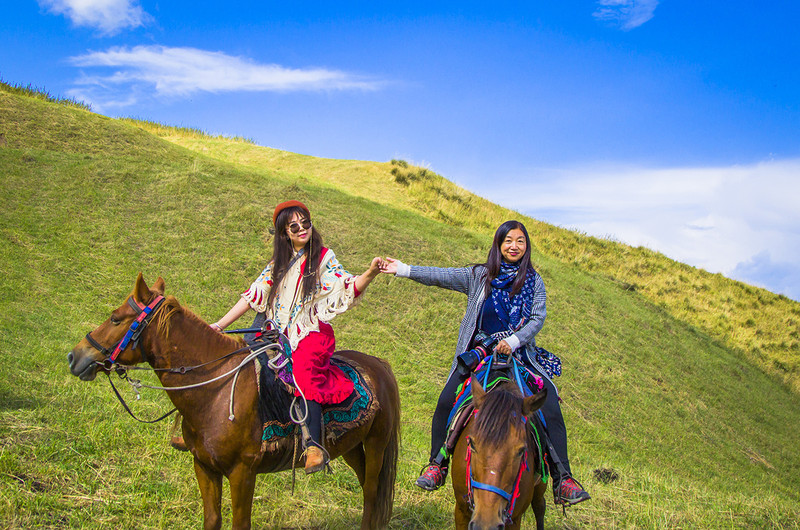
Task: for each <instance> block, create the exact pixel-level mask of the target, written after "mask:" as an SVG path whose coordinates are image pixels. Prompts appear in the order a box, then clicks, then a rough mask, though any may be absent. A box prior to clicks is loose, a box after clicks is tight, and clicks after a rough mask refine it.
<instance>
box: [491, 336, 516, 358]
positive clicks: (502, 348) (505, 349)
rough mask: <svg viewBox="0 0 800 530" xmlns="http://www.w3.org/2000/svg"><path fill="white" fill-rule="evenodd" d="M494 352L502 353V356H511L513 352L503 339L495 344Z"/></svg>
mask: <svg viewBox="0 0 800 530" xmlns="http://www.w3.org/2000/svg"><path fill="white" fill-rule="evenodd" d="M494 351H496V352H497V353H502V354H503V355H511V353H512V352H513V350H512V349H511V346H509V345H508V343H507V342H506V341H505V339H503V340H501V341H500V342H498V343H497V346H495V347H494Z"/></svg>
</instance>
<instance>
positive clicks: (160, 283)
mask: <svg viewBox="0 0 800 530" xmlns="http://www.w3.org/2000/svg"><path fill="white" fill-rule="evenodd" d="M164 288H165V285H164V278H162V277H161V276H159V277H158V279H157V280H156V283H155V284H154V285H153V290H154V291H155V292H157V293H158V294H160V295H161V296H164Z"/></svg>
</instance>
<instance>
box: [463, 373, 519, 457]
mask: <svg viewBox="0 0 800 530" xmlns="http://www.w3.org/2000/svg"><path fill="white" fill-rule="evenodd" d="M514 419H516V420H517V421H519V422H520V423H521V422H523V421H524V420H523V416H522V396H521V395H520V394H519V391H518V390H517V388H516V387H515V386H513V384H512V385H502V386H498V387H496V388H495V389H494V390H492V391H490V392H488V393H487V394H486V397H485V398H484V400H483V404H482V405H481V407H480V408H479V409H478V414H477V415H476V416H475V433H474V435H475V437H476V438H480V439H481V440H482V441H484V442H485V443H488V444H490V445H492V446H499V445H501V444H502V443H503V442H505V441H506V440H507V439H508V436H509V431H510V426H511V423H512V420H514Z"/></svg>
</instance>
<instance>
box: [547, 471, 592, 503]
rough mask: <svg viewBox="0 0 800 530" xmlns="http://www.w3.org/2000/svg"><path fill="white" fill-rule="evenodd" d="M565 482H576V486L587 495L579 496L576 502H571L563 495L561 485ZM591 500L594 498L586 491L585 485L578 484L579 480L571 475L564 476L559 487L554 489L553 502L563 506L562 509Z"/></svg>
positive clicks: (559, 482)
mask: <svg viewBox="0 0 800 530" xmlns="http://www.w3.org/2000/svg"><path fill="white" fill-rule="evenodd" d="M565 480H571V481H572V482H574V483H575V485H576V486H577V487H578V488H580V490H581V492H583V493H584V494H585V496H579V497H577V498H576V499H574V500H570V499H568V498H566V497H564V496H563V495H562V494H561V485H562V484H563V483H564V481H565ZM591 498H592V497H591V496H590V495H589V492H588V491H586V489H585V488H584V487H583V484H581V483H580V482H578V480H577V479H575V477H573V476H571V475H566V476H562V477H561V479H560V480H559V481H558V486H556V487H555V488H553V502H554V503H555V504H556V506H558V505H561V507H562V509H564V508H566V507H567V506H574V505H576V504H578V503H579V502H583V501H588V500H589V499H591Z"/></svg>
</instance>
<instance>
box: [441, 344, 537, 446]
mask: <svg viewBox="0 0 800 530" xmlns="http://www.w3.org/2000/svg"><path fill="white" fill-rule="evenodd" d="M492 364H493V360H492V357H486V358H485V359H483V360H482V361H481V362H480V363H479V364H478V366H477V367H476V368H475V371H474V372H473V375H474V376H475V378H476V379H477V380H478V382H480V384H481V386H483V388H484V390H486V391H487V392H489V391H490V390H492V389H493V388H494V387H496V386H497V385H499V384H500V383H504V382H506V381H512V380H513V381H514V382H516V384H517V387H518V388H519V389H520V392H522V395H523V396H525V397H527V396H531V395H533V394H535V393H537V392H540V391H541V390H542V389H543V388H544V382H543V381H542V378H541V377H540V376H538V375H537V374H535V373H533V372H532V371H530V370H529V369H528V368H527V367H525V366H524V365H523V364H521V363H519V362H517V361H516V360H515V359H510V360H509V362H508V364H504V365H503V367H502V368H498V367H497V366H496V365H495V366H493V365H492ZM473 411H474V406H473V405H472V378H470V377H468V378H467V379H466V380H465V381H464V382H463V383H462V384H461V385H459V387H458V389H457V390H456V396H455V402H454V404H453V409H452V410H451V411H450V416H449V417H448V419H447V424H448V427H447V438H446V440H445V449H446V451H447V452H448V453H452V452H453V449H454V448H455V445H456V442H457V441H458V438H459V435H460V434H461V431H462V430H463V429H464V426H465V425H466V424H467V422H468V421H469V419H470V418H471V417H472V412H473Z"/></svg>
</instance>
